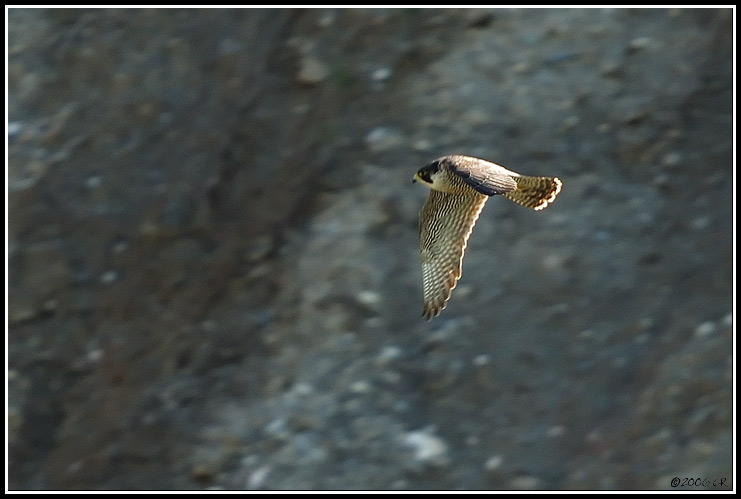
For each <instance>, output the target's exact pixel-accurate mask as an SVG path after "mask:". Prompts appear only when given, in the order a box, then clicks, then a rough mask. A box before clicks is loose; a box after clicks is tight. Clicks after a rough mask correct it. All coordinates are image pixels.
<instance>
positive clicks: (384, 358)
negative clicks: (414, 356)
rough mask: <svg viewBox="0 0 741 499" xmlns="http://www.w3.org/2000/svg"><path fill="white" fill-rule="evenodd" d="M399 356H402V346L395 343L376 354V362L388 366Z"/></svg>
mask: <svg viewBox="0 0 741 499" xmlns="http://www.w3.org/2000/svg"><path fill="white" fill-rule="evenodd" d="M399 357H401V348H399V347H397V346H395V345H387V346H385V347H383V349H381V352H380V353H379V354H378V355H377V356H376V363H377V364H378V365H379V366H387V365H389V364H390V363H391V362H393V361H394V360H396V359H398V358H399Z"/></svg>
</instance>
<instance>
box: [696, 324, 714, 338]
mask: <svg viewBox="0 0 741 499" xmlns="http://www.w3.org/2000/svg"><path fill="white" fill-rule="evenodd" d="M714 332H715V324H714V323H713V322H712V321H706V322H703V323H702V324H700V325H699V326H697V328H695V336H696V337H698V338H707V337H708V336H710V335H711V334H713V333H714Z"/></svg>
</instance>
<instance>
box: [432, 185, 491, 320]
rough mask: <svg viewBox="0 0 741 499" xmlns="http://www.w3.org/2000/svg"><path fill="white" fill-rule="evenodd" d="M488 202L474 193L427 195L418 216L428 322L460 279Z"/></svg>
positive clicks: (480, 195)
mask: <svg viewBox="0 0 741 499" xmlns="http://www.w3.org/2000/svg"><path fill="white" fill-rule="evenodd" d="M488 199H489V198H488V197H487V196H485V195H483V194H479V193H477V192H471V193H470V194H466V195H453V194H447V193H444V192H439V191H430V195H429V197H428V198H427V201H426V202H425V204H424V206H423V207H422V211H421V212H420V214H419V242H420V249H421V258H422V287H423V291H424V309H423V312H422V315H423V316H424V317H426V318H427V319H428V320H429V319H431V318H432V317H435V316H437V315H439V314H440V312H441V311H442V309H443V308H445V304H446V302H447V301H448V299H449V298H450V294H451V292H452V291H453V288H455V285H456V284H457V282H458V279H460V277H461V263H462V260H463V253H464V251H465V249H466V244H467V242H468V236H470V235H471V231H472V230H473V226H474V224H475V223H476V220H477V219H478V218H479V214H480V213H481V210H482V209H483V208H484V205H485V204H486V201H487V200H488Z"/></svg>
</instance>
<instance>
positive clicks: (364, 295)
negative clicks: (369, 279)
mask: <svg viewBox="0 0 741 499" xmlns="http://www.w3.org/2000/svg"><path fill="white" fill-rule="evenodd" d="M357 299H358V301H359V302H360V303H362V304H363V305H368V306H372V305H377V304H378V303H379V302H380V301H381V295H380V294H379V293H377V292H375V291H371V290H369V289H366V290H363V291H360V292H358V294H357Z"/></svg>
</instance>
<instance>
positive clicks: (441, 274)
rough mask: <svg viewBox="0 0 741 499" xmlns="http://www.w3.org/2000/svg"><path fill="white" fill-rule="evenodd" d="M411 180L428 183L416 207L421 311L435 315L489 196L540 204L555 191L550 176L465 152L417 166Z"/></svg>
mask: <svg viewBox="0 0 741 499" xmlns="http://www.w3.org/2000/svg"><path fill="white" fill-rule="evenodd" d="M412 182H420V183H422V184H424V185H425V186H427V187H429V188H430V195H429V196H428V197H427V201H425V204H424V206H422V210H421V211H420V212H419V244H420V251H421V259H422V288H423V293H424V308H423V310H422V316H423V317H426V318H427V320H430V319H431V318H432V317H436V316H438V315H440V312H441V311H442V310H443V309H444V308H445V305H446V303H447V301H448V299H449V298H450V295H451V293H452V292H453V288H455V285H456V284H457V283H458V279H460V277H461V264H462V262H463V253H464V251H465V249H466V244H467V242H468V237H469V236H470V235H471V231H472V230H473V226H474V224H476V220H477V219H478V218H479V214H480V213H481V210H482V209H483V208H484V205H485V204H486V201H487V200H488V199H489V197H490V196H494V195H496V194H501V195H503V196H504V197H506V198H508V199H510V200H512V201H514V202H515V203H517V204H521V205H522V206H526V207H528V208H532V209H533V210H542V209H543V208H545V207H547V206H548V205H549V204H550V203H552V202H553V200H554V199H556V196H557V195H558V193H559V192H561V185H562V183H561V180H559V179H558V178H556V177H528V176H525V175H520V174H519V173H515V172H513V171H510V170H507V169H506V168H504V167H502V166H499V165H497V164H495V163H491V162H489V161H485V160H483V159H478V158H473V157H471V156H444V157H442V158H439V159H436V160H435V161H433V162H432V163H430V164H428V165H426V166H424V167H423V168H421V169H420V170H419V171H418V172H417V173H416V174H415V175H414V179H413V180H412Z"/></svg>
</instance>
